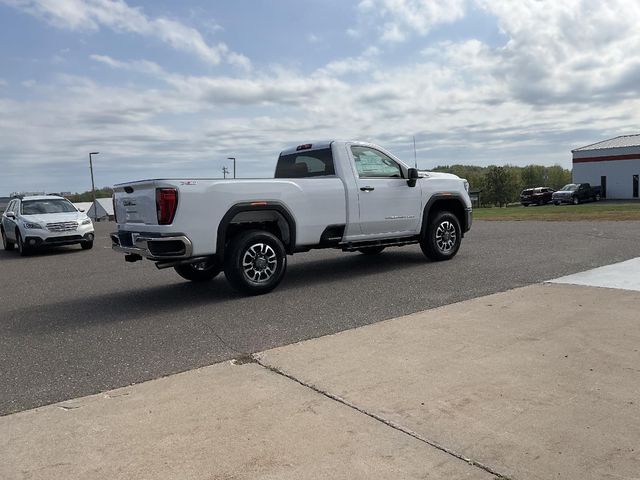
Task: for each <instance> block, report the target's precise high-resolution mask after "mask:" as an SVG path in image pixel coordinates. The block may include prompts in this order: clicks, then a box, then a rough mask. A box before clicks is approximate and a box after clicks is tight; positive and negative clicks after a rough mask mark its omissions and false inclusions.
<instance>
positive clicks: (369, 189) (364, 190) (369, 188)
mask: <svg viewBox="0 0 640 480" xmlns="http://www.w3.org/2000/svg"><path fill="white" fill-rule="evenodd" d="M360 190H362V191H363V192H371V191H373V190H375V189H374V188H373V187H370V186H368V185H367V186H366V187H360Z"/></svg>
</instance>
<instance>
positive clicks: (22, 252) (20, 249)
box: [16, 230, 31, 257]
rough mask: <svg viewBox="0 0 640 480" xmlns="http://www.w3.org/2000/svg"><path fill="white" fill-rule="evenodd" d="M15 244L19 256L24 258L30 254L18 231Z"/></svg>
mask: <svg viewBox="0 0 640 480" xmlns="http://www.w3.org/2000/svg"><path fill="white" fill-rule="evenodd" d="M16 244H17V245H18V253H19V254H20V255H21V256H23V257H26V256H27V255H29V253H31V251H30V249H29V247H28V246H27V245H26V244H25V243H24V240H23V239H22V235H20V230H16Z"/></svg>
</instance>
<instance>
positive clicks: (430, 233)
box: [420, 211, 462, 261]
mask: <svg viewBox="0 0 640 480" xmlns="http://www.w3.org/2000/svg"><path fill="white" fill-rule="evenodd" d="M461 242H462V231H461V229H460V221H459V220H458V217H456V216H455V215H454V214H453V213H451V212H446V211H444V212H438V213H436V214H435V215H434V216H433V217H432V218H431V219H430V220H429V221H428V224H427V225H426V228H424V231H423V232H422V235H421V236H420V248H421V249H422V253H424V254H425V255H426V256H427V258H429V259H431V260H435V261H440V260H449V259H451V258H453V257H454V256H455V255H456V253H458V249H459V248H460V243H461Z"/></svg>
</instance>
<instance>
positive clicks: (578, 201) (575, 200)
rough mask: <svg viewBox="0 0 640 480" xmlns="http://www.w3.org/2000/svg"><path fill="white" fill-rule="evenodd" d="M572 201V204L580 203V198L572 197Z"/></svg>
mask: <svg viewBox="0 0 640 480" xmlns="http://www.w3.org/2000/svg"><path fill="white" fill-rule="evenodd" d="M572 202H573V204H574V205H578V204H579V203H580V199H579V198H578V197H573V199H572Z"/></svg>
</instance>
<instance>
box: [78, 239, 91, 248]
mask: <svg viewBox="0 0 640 480" xmlns="http://www.w3.org/2000/svg"><path fill="white" fill-rule="evenodd" d="M80 246H81V247H82V249H83V250H91V249H92V248H93V240H91V241H84V242H80Z"/></svg>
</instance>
